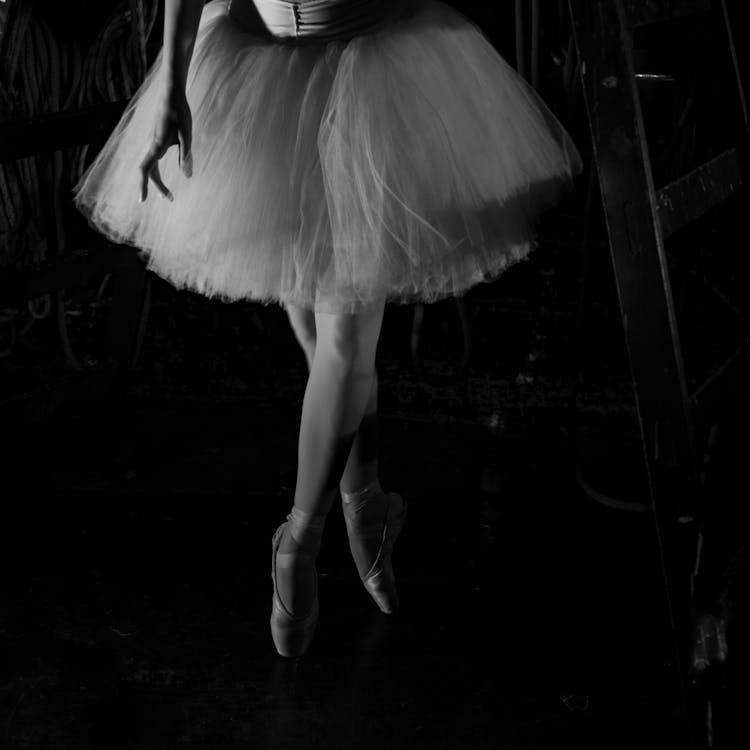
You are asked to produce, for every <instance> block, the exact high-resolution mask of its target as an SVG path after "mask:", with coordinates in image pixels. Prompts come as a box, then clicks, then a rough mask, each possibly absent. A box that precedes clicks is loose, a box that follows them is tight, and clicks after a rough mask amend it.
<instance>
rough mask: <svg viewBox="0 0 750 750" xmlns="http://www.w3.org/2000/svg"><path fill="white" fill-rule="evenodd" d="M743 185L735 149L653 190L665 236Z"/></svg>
mask: <svg viewBox="0 0 750 750" xmlns="http://www.w3.org/2000/svg"><path fill="white" fill-rule="evenodd" d="M741 187H742V170H741V168H740V158H739V154H738V153H737V149H735V148H730V149H729V150H728V151H724V153H722V154H719V155H718V156H715V157H714V158H713V159H711V161H707V162H706V163H705V164H701V166H700V167H697V168H696V169H694V170H693V171H692V172H688V173H687V174H686V175H683V176H682V177H680V178H679V179H677V180H675V181H674V182H670V183H669V185H665V186H664V187H663V188H660V189H659V190H657V191H656V198H657V202H658V206H659V221H660V223H661V231H662V235H663V236H664V237H669V235H670V234H673V233H674V232H676V231H677V230H678V229H680V228H681V227H683V226H685V224H688V223H689V222H691V221H693V220H694V219H697V218H698V217H699V216H702V215H703V214H705V213H706V211H708V210H709V209H710V208H713V207H714V206H715V205H717V204H719V203H721V202H722V201H723V200H726V199H727V198H728V197H729V196H730V195H731V194H732V193H735V192H737V191H738V190H739V189H740V188H741Z"/></svg>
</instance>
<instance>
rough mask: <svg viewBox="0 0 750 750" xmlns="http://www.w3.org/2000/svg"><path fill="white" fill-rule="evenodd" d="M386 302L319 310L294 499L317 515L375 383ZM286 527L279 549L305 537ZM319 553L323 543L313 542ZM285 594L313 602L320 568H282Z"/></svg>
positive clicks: (298, 606)
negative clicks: (346, 310) (351, 311)
mask: <svg viewBox="0 0 750 750" xmlns="http://www.w3.org/2000/svg"><path fill="white" fill-rule="evenodd" d="M384 307H385V303H384V301H381V302H380V303H378V304H376V305H374V306H372V307H371V308H368V309H367V310H365V311H363V312H362V313H358V314H356V315H331V314H325V313H316V314H315V328H316V339H315V350H314V353H313V355H312V357H311V358H310V360H308V364H309V365H310V376H309V378H308V382H307V388H306V389H305V397H304V400H303V404H302V419H301V424H300V432H299V448H298V466H297V484H296V487H295V493H294V505H295V507H296V508H299V509H300V510H302V511H304V512H306V513H310V514H313V515H316V516H325V515H326V514H327V513H328V511H329V510H330V508H331V504H332V502H333V499H334V496H335V494H336V491H337V485H338V484H339V482H340V481H341V478H342V475H343V473H344V469H345V468H346V465H347V462H348V460H349V456H350V454H351V453H352V446H353V444H354V441H355V437H356V435H357V431H358V429H359V426H360V424H361V422H362V420H363V416H364V413H365V409H366V407H367V404H368V400H369V397H370V393H371V390H372V386H373V373H374V371H375V353H376V349H377V342H378V338H379V336H380V329H381V324H382V319H383V311H384ZM287 532H288V527H287V531H285V533H284V535H283V537H282V539H281V543H280V545H279V552H280V553H285V552H294V551H295V550H297V549H299V548H300V547H301V546H303V545H302V543H301V542H300V541H299V540H297V539H295V538H294V537H293V536H292V534H291V533H287ZM310 551H311V552H313V554H317V549H316V548H314V546H313V547H311V548H310ZM278 573H279V575H278V584H279V590H280V596H281V597H282V598H283V599H284V601H285V603H286V604H287V606H288V607H289V608H290V609H291V610H292V611H293V612H305V611H307V610H309V608H310V606H311V605H312V599H313V595H314V575H315V574H314V570H313V569H312V568H309V567H303V566H293V567H290V568H288V569H283V570H279V572H278Z"/></svg>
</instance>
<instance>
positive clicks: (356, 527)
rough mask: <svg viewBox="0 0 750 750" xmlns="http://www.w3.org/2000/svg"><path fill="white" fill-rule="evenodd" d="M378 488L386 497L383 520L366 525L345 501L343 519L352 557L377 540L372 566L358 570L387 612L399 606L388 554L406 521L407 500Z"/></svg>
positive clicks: (380, 606)
mask: <svg viewBox="0 0 750 750" xmlns="http://www.w3.org/2000/svg"><path fill="white" fill-rule="evenodd" d="M377 490H379V494H385V495H386V497H387V498H388V504H387V506H386V512H385V516H384V517H383V519H382V520H379V521H375V522H370V523H368V524H364V523H362V520H361V516H359V515H358V514H356V511H354V510H353V508H352V506H351V505H350V504H348V503H347V502H344V503H343V508H344V520H345V521H346V531H347V535H348V537H349V548H350V549H351V551H352V555H353V556H354V558H355V560H356V559H357V557H358V556H361V557H364V556H365V548H366V542H367V541H375V540H379V541H380V547H379V548H378V552H377V554H376V556H375V558H374V559H373V562H372V565H371V566H370V568H369V570H367V572H366V573H364V574H361V573H360V579H361V580H362V583H363V585H364V587H365V589H366V590H367V593H368V594H370V596H371V597H372V598H373V600H374V601H375V604H377V605H378V608H379V609H380V611H381V612H383V613H385V614H387V615H389V614H392V613H393V612H395V611H396V610H397V609H398V606H399V601H398V592H397V590H396V579H395V576H394V574H393V563H392V561H391V554H392V552H393V546H394V545H395V543H396V539H397V538H398V535H399V534H400V533H401V529H402V528H403V526H404V522H405V520H406V512H407V503H406V500H404V499H403V498H402V497H401V495H399V494H398V493H396V492H387V493H383V491H382V490H380V488H379V485H377ZM342 499H343V494H342Z"/></svg>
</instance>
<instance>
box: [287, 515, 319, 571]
mask: <svg viewBox="0 0 750 750" xmlns="http://www.w3.org/2000/svg"><path fill="white" fill-rule="evenodd" d="M326 518H327V514H325V513H323V514H319V515H314V514H312V513H308V512H307V511H304V510H302V509H301V508H298V507H297V506H296V505H294V506H292V510H291V512H290V513H289V515H288V516H287V521H288V523H287V528H286V533H285V535H284V537H285V540H284V541H285V542H286V543H285V544H283V547H284V548H285V551H291V550H298V549H301V550H303V551H304V552H306V553H307V554H309V555H310V556H311V557H313V558H314V557H316V556H317V554H318V551H319V550H320V544H321V541H322V538H323V530H324V528H325V522H326Z"/></svg>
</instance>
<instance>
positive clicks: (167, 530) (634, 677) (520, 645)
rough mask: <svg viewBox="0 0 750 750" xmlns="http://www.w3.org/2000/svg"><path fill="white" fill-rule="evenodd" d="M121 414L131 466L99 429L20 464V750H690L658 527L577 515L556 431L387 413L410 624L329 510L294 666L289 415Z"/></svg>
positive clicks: (52, 430)
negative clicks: (289, 605)
mask: <svg viewBox="0 0 750 750" xmlns="http://www.w3.org/2000/svg"><path fill="white" fill-rule="evenodd" d="M383 389H384V390H385V391H388V389H389V384H388V380H387V377H386V378H385V383H384V385H383ZM126 414H127V418H128V419H129V424H130V425H131V427H132V428H133V430H134V436H135V437H134V439H133V440H131V439H128V440H127V441H126V442H125V444H124V445H121V446H120V456H119V458H118V461H117V463H116V465H114V466H112V465H111V463H109V464H108V463H107V462H106V460H105V459H106V458H107V455H108V451H109V448H107V447H103V446H102V440H103V439H104V438H103V434H101V433H100V432H97V430H98V428H97V425H98V424H101V414H100V413H99V412H98V411H97V410H96V408H94V409H89V410H86V409H82V410H79V411H78V412H76V411H75V410H73V413H71V414H68V415H67V416H66V415H62V416H60V417H58V418H57V419H55V420H52V421H51V422H48V423H46V424H44V425H42V426H41V427H40V426H37V427H36V428H35V429H32V428H28V429H26V431H21V432H17V433H16V436H15V439H14V442H13V448H10V447H9V446H8V447H6V450H5V456H6V458H8V459H9V461H8V469H9V476H10V485H11V492H10V495H9V497H8V498H7V499H6V503H7V504H6V509H7V510H6V517H5V529H4V531H5V534H4V536H5V539H4V547H3V551H4V553H5V554H4V555H3V560H4V566H3V567H4V575H3V578H2V581H3V582H2V602H1V604H0V614H1V617H2V620H1V621H0V622H1V627H0V655H1V657H2V672H1V679H2V683H1V685H0V700H1V708H0V710H1V714H0V717H1V718H0V721H2V724H1V725H0V732H2V738H3V739H2V743H3V747H8V748H11V747H12V748H19V749H20V748H24V749H26V748H56V749H62V748H138V750H141V749H145V748H188V747H190V748H193V747H199V748H212V749H213V748H216V749H218V748H234V747H237V748H239V747H243V748H248V747H249V748H282V747H283V748H355V747H356V748H382V747H403V748H421V747H425V748H427V747H429V748H443V747H444V748H453V747H456V748H459V747H460V748H464V747H472V748H473V747H477V748H499V747H503V748H506V747H507V748H553V747H554V748H562V747H578V748H581V747H591V748H632V747H634V746H639V747H654V748H656V747H659V748H664V747H670V748H672V747H674V748H678V747H687V744H686V741H685V740H684V737H683V730H682V728H681V721H680V719H679V705H680V704H679V686H678V682H677V672H676V669H675V665H674V661H673V658H672V649H671V640H670V637H669V631H668V626H667V622H666V610H665V605H664V597H663V592H662V588H661V579H660V575H659V569H658V556H657V555H658V553H657V546H656V541H655V535H654V531H653V527H652V523H651V520H650V517H648V516H645V515H643V514H634V513H622V512H617V511H614V510H610V509H608V508H605V507H603V506H601V505H597V504H596V503H595V502H593V501H592V500H591V499H589V498H588V497H586V496H585V495H584V494H583V493H582V491H581V490H580V489H579V488H578V487H577V486H576V484H575V481H574V479H573V477H572V476H571V470H570V460H569V458H568V454H567V442H566V439H565V435H564V430H563V429H560V428H558V429H555V428H554V426H553V427H550V426H549V425H545V426H542V427H533V425H532V426H527V428H526V429H523V428H522V427H521V426H520V423H519V425H518V426H513V427H512V428H510V429H506V431H505V433H504V434H502V435H499V434H497V432H496V433H495V435H494V437H493V436H492V434H491V433H490V432H487V431H486V430H484V429H482V428H478V427H476V426H472V425H467V424H463V425H462V424H459V423H455V424H451V423H447V424H442V425H441V424H437V423H434V422H431V421H428V420H422V421H420V420H417V419H409V418H407V417H405V416H402V417H401V418H395V417H389V416H388V414H385V415H383V417H382V420H381V444H382V450H381V466H382V469H381V476H382V481H383V484H384V486H385V487H386V488H394V489H398V490H400V491H401V492H402V494H403V495H404V496H405V497H406V498H407V499H408V501H409V502H410V518H409V521H408V524H407V526H406V528H405V530H404V532H403V535H402V536H401V538H400V540H399V544H398V546H397V550H396V553H395V557H394V559H395V563H396V569H397V576H398V581H399V587H400V594H401V599H402V609H401V611H400V612H399V613H398V614H396V615H394V616H391V617H388V616H385V615H382V614H381V613H380V612H379V611H377V610H376V608H375V606H374V604H373V603H372V601H371V600H370V599H369V598H368V596H367V594H366V592H365V591H364V589H363V588H362V586H361V584H360V583H359V580H358V578H357V576H356V571H355V568H354V565H353V563H352V561H351V559H350V558H349V553H348V547H347V545H346V535H345V528H344V524H343V519H342V516H341V513H340V511H339V510H338V508H336V510H335V512H334V513H333V515H332V517H331V518H330V521H329V524H328V527H327V530H326V535H325V538H324V546H323V550H322V552H321V556H320V558H319V564H318V567H319V572H320V576H321V578H320V603H321V617H320V622H319V626H318V632H317V635H316V639H315V641H314V644H313V646H312V648H311V650H310V652H309V653H308V655H307V656H305V657H304V658H303V659H301V660H299V661H293V660H285V659H282V658H281V657H278V656H277V655H276V654H275V651H274V648H273V644H272V641H271V636H270V632H269V627H268V617H269V613H270V599H271V582H270V559H269V554H268V553H269V551H270V540H271V535H272V533H273V531H274V529H275V528H276V526H277V525H278V523H280V522H281V521H282V520H283V518H284V515H285V513H286V512H287V511H288V508H289V506H290V505H291V499H292V491H293V486H294V468H295V467H294V461H293V457H294V456H295V455H296V453H295V451H296V430H297V419H298V415H297V411H296V408H295V405H294V404H293V403H290V402H288V403H287V405H286V407H285V406H284V404H283V401H282V400H281V399H279V400H278V401H276V402H274V403H267V404H265V405H264V404H262V403H261V404H258V403H252V404H248V403H247V402H246V403H244V404H224V405H212V406H206V405H203V406H201V405H200V404H196V403H193V404H189V405H188V404H180V403H178V402H170V403H163V404H159V403H158V402H155V401H149V400H147V399H145V398H140V399H139V398H135V397H131V400H130V402H129V404H128V408H127V409H126ZM529 422H530V423H531V420H529ZM616 434H617V433H616V431H613V432H612V433H611V435H610V438H609V439H608V437H607V435H608V433H607V431H606V429H603V428H602V427H599V428H598V429H596V430H593V429H592V430H587V429H583V431H582V435H581V445H582V446H583V450H584V451H585V460H586V462H587V463H588V465H589V468H590V469H593V468H594V467H598V470H599V481H600V482H605V483H606V481H610V482H614V484H612V488H613V489H614V488H615V486H616V484H617V482H618V481H620V480H618V479H617V477H618V475H620V476H621V475H622V472H621V471H618V469H617V465H618V463H619V464H620V469H622V467H623V466H625V465H627V464H628V462H630V461H632V459H633V452H632V451H633V448H632V446H630V447H628V446H627V445H626V444H625V443H623V442H622V439H620V442H616V441H615V435H616ZM493 441H494V442H493ZM23 445H26V446H27V450H26V451H24V450H23V449H22V447H21V448H19V446H23ZM493 455H494V456H495V459H494V463H495V466H494V467H492V466H490V465H489V464H490V463H492V460H490V459H488V456H493ZM40 456H45V457H46V458H45V460H44V461H40V460H39V459H40ZM618 456H619V458H618ZM39 466H44V469H43V471H40V470H39V469H38V468H37V469H36V471H35V467H39ZM6 476H8V474H7V473H6ZM613 477H614V479H613ZM733 486H734V485H733ZM482 488H484V489H485V490H490V491H484V492H483V491H482ZM727 491H729V492H731V491H732V490H731V489H730V490H727Z"/></svg>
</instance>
